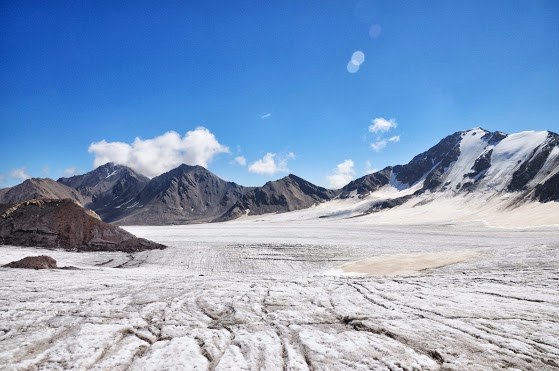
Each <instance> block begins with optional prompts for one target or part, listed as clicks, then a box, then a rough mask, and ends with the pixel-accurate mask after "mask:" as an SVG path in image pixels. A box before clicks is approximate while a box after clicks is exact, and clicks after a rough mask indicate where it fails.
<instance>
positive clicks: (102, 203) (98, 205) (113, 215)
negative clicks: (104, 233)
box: [58, 162, 149, 222]
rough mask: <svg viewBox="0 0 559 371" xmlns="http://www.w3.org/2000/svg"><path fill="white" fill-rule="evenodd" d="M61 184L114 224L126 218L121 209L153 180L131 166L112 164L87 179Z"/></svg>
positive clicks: (62, 179)
mask: <svg viewBox="0 0 559 371" xmlns="http://www.w3.org/2000/svg"><path fill="white" fill-rule="evenodd" d="M58 182H59V183H62V184H64V185H66V186H68V187H71V188H74V189H76V190H77V191H78V192H79V193H80V194H81V196H82V199H83V201H84V207H86V208H89V209H91V210H94V211H95V212H96V213H97V214H99V216H101V218H102V219H103V220H104V221H109V222H110V221H113V220H115V219H117V218H118V217H119V216H120V215H121V214H122V213H121V211H120V208H119V206H121V205H123V204H125V203H126V202H128V201H130V200H131V199H133V198H134V197H136V196H137V195H138V194H139V193H140V192H141V191H142V190H143V189H144V187H145V186H146V184H147V183H148V182H149V178H148V177H146V176H143V175H141V174H138V173H137V172H135V171H134V170H132V169H131V168H129V167H127V166H123V165H117V164H114V163H112V162H109V163H106V164H104V165H101V166H99V167H98V168H96V169H95V170H93V171H90V172H88V173H86V174H83V175H75V176H72V177H70V178H60V179H58Z"/></svg>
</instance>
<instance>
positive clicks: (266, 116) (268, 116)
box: [260, 113, 272, 120]
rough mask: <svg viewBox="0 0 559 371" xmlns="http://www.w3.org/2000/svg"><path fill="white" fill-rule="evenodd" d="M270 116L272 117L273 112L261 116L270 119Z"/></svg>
mask: <svg viewBox="0 0 559 371" xmlns="http://www.w3.org/2000/svg"><path fill="white" fill-rule="evenodd" d="M270 117H272V114H271V113H265V114H263V115H261V116H260V118H261V119H263V120H266V119H268V118H270Z"/></svg>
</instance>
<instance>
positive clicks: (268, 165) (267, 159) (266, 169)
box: [248, 152, 295, 175]
mask: <svg viewBox="0 0 559 371" xmlns="http://www.w3.org/2000/svg"><path fill="white" fill-rule="evenodd" d="M294 158H295V153H293V152H289V153H288V154H287V155H285V156H279V155H277V154H275V153H270V152H268V153H266V154H265V155H264V157H262V158H261V159H260V160H258V161H255V162H253V163H252V164H251V165H250V166H249V167H248V171H250V172H251V173H256V174H266V175H273V174H275V173H287V172H288V171H289V169H288V168H287V160H290V159H294Z"/></svg>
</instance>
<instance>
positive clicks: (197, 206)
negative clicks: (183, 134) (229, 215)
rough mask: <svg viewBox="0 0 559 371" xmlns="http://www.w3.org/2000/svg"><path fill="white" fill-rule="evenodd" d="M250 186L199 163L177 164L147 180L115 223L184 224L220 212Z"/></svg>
mask: <svg viewBox="0 0 559 371" xmlns="http://www.w3.org/2000/svg"><path fill="white" fill-rule="evenodd" d="M249 190H251V188H246V187H242V186H240V185H238V184H236V183H233V182H226V181H224V180H223V179H221V178H219V177H217V176H216V175H214V174H213V173H211V172H210V171H208V170H206V169H205V168H203V167H201V166H189V165H184V164H183V165H181V166H179V167H177V168H176V169H173V170H171V171H169V172H167V173H164V174H162V175H160V176H157V177H155V178H153V179H151V180H150V181H149V182H148V183H147V185H146V186H145V187H144V189H143V190H142V191H141V192H140V193H139V194H138V195H137V196H136V197H135V198H133V199H132V200H130V201H129V202H128V203H126V204H125V205H122V206H121V207H120V208H121V214H120V215H119V217H118V219H117V220H116V222H117V223H118V224H123V225H124V224H128V225H130V224H149V225H161V224H187V223H196V222H206V221H211V220H213V219H215V218H218V217H220V216H221V215H223V214H224V213H225V212H226V211H227V210H229V209H230V208H231V207H232V206H233V205H234V204H235V203H236V202H237V201H238V200H239V199H240V198H241V197H242V196H243V195H244V194H245V193H246V192H248V191H249Z"/></svg>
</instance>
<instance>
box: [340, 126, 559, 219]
mask: <svg viewBox="0 0 559 371" xmlns="http://www.w3.org/2000/svg"><path fill="white" fill-rule="evenodd" d="M558 173H559V136H558V135H557V134H555V133H552V132H549V131H539V132H535V131H531V132H521V133H516V134H511V135H507V134H504V133H501V132H489V131H487V130H484V129H481V128H475V129H471V130H466V131H461V132H457V133H454V134H452V135H449V136H447V137H446V138H444V139H443V140H441V141H440V142H439V143H437V144H436V145H435V146H433V147H432V148H430V149H429V150H427V151H425V152H423V153H421V154H419V155H417V156H415V157H414V158H413V159H412V160H411V161H410V162H409V163H408V164H406V165H397V166H394V167H387V168H385V169H383V170H381V171H379V172H376V173H373V174H369V175H366V176H364V177H362V178H359V179H356V180H354V181H352V182H351V183H349V184H348V185H346V186H345V187H344V188H342V192H341V193H340V196H339V197H340V198H350V197H360V198H363V197H366V196H367V195H370V194H374V193H375V192H377V191H379V190H380V189H384V188H393V189H397V190H399V191H407V192H404V194H403V195H402V196H397V197H394V198H391V199H390V200H389V201H390V202H386V201H387V200H385V201H383V203H382V204H380V203H379V204H378V205H373V208H374V209H375V210H377V209H383V208H390V207H394V206H398V205H400V204H402V203H404V202H406V201H408V200H409V199H411V198H413V197H414V196H417V195H419V194H423V193H426V192H429V193H432V194H445V195H447V196H449V195H450V196H452V195H456V194H464V193H474V192H476V193H478V194H480V195H485V196H491V195H496V194H503V193H511V192H514V193H515V194H516V195H517V196H518V197H519V198H521V199H524V200H526V199H534V200H537V201H540V202H548V201H557V200H559V185H558V182H559V175H558Z"/></svg>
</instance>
